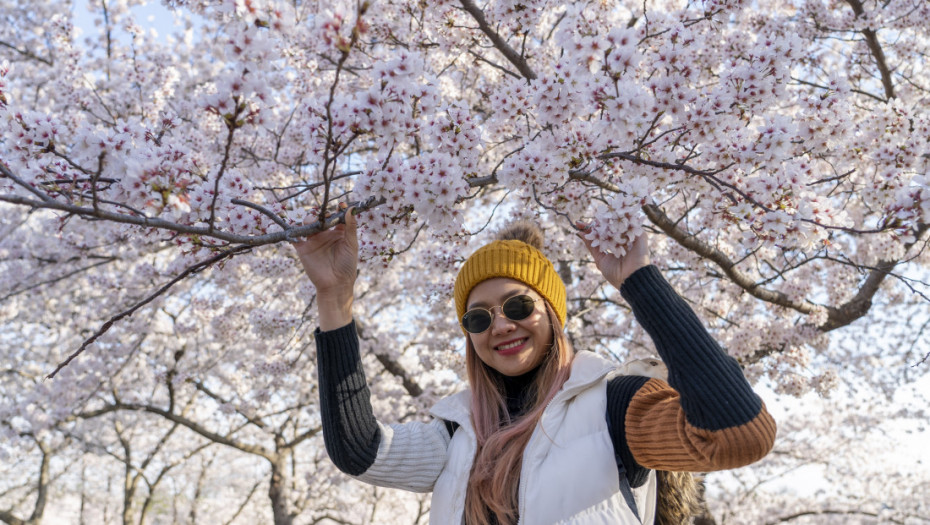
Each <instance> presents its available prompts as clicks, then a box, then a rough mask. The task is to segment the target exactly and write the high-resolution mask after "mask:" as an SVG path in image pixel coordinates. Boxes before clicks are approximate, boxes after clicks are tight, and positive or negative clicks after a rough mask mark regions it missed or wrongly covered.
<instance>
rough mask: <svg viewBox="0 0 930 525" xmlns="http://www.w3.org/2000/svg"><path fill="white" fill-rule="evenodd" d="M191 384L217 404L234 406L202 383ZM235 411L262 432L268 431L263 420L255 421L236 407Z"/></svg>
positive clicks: (193, 382)
mask: <svg viewBox="0 0 930 525" xmlns="http://www.w3.org/2000/svg"><path fill="white" fill-rule="evenodd" d="M190 383H191V384H192V385H194V388H196V389H197V390H199V391H201V392H203V393H204V395H206V396H207V397H209V398H210V399H212V400H214V401H216V402H217V403H220V404H225V405H229V406H233V404H232V403H231V402H230V401H229V400H228V399H223V396H221V395H219V394H217V393H215V392H213V391H212V390H210V389H209V388H207V387H206V385H204V384H203V383H202V382H200V381H191V382H190ZM233 410H235V411H236V413H237V414H239V415H240V416H242V417H243V418H244V419H245V420H246V421H248V422H249V423H251V424H253V425H255V426H256V427H258V428H260V429H262V430H266V429H267V426H266V425H265V423H264V422H263V421H261V420H259V419H255V418H254V417H252V416H249V415H248V414H246V413H245V412H243V411H241V410H239V409H238V408H235V407H234V408H233Z"/></svg>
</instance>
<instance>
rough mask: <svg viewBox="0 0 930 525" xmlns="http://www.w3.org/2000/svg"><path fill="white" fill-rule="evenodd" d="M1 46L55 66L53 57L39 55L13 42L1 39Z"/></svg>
mask: <svg viewBox="0 0 930 525" xmlns="http://www.w3.org/2000/svg"><path fill="white" fill-rule="evenodd" d="M0 46H3V47H5V48H8V49H11V50H13V51H15V52H17V53H19V54H20V55H23V56H24V57H26V58H31V59H33V60H38V61H39V62H42V63H43V64H45V65H48V66H53V65H54V64H53V63H52V60H51V59H48V58H43V57H40V56H39V55H37V54H35V53H33V52H32V51H29V50H26V49H19V48H18V47H16V46H14V45H12V44H10V43H8V42H4V41H3V40H0Z"/></svg>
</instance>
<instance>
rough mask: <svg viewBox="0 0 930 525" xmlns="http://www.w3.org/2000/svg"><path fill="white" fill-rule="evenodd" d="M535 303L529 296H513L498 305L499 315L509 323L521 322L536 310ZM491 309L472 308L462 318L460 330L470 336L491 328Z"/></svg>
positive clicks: (492, 318) (492, 316) (492, 315)
mask: <svg viewBox="0 0 930 525" xmlns="http://www.w3.org/2000/svg"><path fill="white" fill-rule="evenodd" d="M536 301H539V299H533V298H532V297H530V296H529V295H515V296H513V297H511V298H510V299H507V300H506V301H504V304H502V305H500V309H501V313H502V314H504V317H506V318H507V319H510V320H511V321H522V320H524V319H526V318H527V317H529V316H530V314H532V313H533V311H534V310H536ZM493 308H498V307H497V306H492V307H491V308H472V309H471V310H469V311H467V312H465V315H463V316H462V328H464V329H465V331H466V332H468V333H471V334H480V333H481V332H484V331H485V330H487V329H488V328H490V327H491V322H492V321H493V320H494V314H493V313H492V312H491V310H492V309H493Z"/></svg>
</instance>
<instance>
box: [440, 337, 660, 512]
mask: <svg viewBox="0 0 930 525" xmlns="http://www.w3.org/2000/svg"><path fill="white" fill-rule="evenodd" d="M639 366H642V365H639ZM630 371H631V370H628V369H621V370H618V369H617V368H616V365H614V364H613V363H611V362H610V361H607V360H606V359H604V358H602V357H600V356H598V355H596V354H594V353H593V352H579V353H578V355H576V356H575V359H574V363H573V364H572V373H571V377H570V378H569V379H568V381H566V383H565V385H564V386H563V387H562V389H561V390H560V391H559V392H558V393H557V394H556V396H555V397H554V398H553V400H552V402H551V403H550V404H549V406H547V407H546V409H545V411H544V412H543V416H542V418H541V420H540V422H539V424H538V425H537V427H536V430H535V431H534V432H533V435H532V437H531V438H530V441H529V443H528V444H527V446H526V450H525V451H524V453H523V468H522V471H521V473H520V489H519V505H520V509H519V510H520V523H522V524H527V525H548V524H558V525H568V524H572V525H600V524H603V525H608V524H609V525H639V524H640V523H643V524H652V523H653V520H654V515H655V499H656V493H655V491H656V485H655V474H654V473H650V476H649V480H648V481H647V483H646V484H645V485H643V486H642V487H640V488H637V489H636V490H635V491H634V495H635V498H636V506H637V509H638V510H639V513H640V516H641V517H642V518H643V519H642V521H640V519H639V518H637V516H636V515H635V514H634V513H633V511H632V510H631V509H630V507H629V505H628V504H627V502H626V501H625V499H624V497H623V494H622V493H621V492H620V483H619V471H618V470H617V465H616V459H615V456H614V448H613V444H612V443H611V441H610V434H609V431H608V428H607V420H606V414H607V380H608V378H609V377H611V376H613V375H615V374H617V373H629V372H630ZM636 372H639V373H642V371H640V370H636ZM644 375H645V374H644ZM470 396H471V394H470V392H468V391H465V392H460V393H459V394H456V395H453V396H450V397H447V398H445V399H443V400H442V401H440V402H439V403H437V404H436V406H434V407H433V410H432V414H433V415H434V416H436V417H438V418H441V419H445V420H448V421H455V422H456V423H458V424H459V428H458V430H456V432H455V434H454V436H453V437H452V441H451V442H450V443H449V446H448V449H447V453H446V459H445V464H444V466H443V468H442V471H441V472H440V473H439V477H438V479H437V480H436V483H435V486H434V487H433V498H432V505H431V510H430V523H431V524H433V525H450V524H452V525H454V524H461V523H462V521H463V516H464V510H465V490H466V485H467V481H468V476H469V472H470V471H471V466H472V462H473V460H474V457H475V447H476V440H475V434H474V430H473V429H472V426H471V419H470V404H469V400H470Z"/></svg>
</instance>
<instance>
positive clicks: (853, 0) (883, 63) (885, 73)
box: [846, 0, 896, 102]
mask: <svg viewBox="0 0 930 525" xmlns="http://www.w3.org/2000/svg"><path fill="white" fill-rule="evenodd" d="M846 3H847V4H849V6H850V7H852V10H853V12H854V13H856V18H859V17H862V16H863V15H864V14H865V10H864V9H863V8H862V2H861V1H860V0H846ZM862 34H863V35H864V36H865V43H866V45H867V46H868V48H869V52H870V53H871V54H872V58H873V59H875V65H876V66H877V67H878V72H879V74H880V75H881V79H882V87H883V88H885V99H886V100H885V102H887V101H889V100H891V99H893V98H895V96H896V95H895V92H894V85H893V84H892V82H891V69H890V68H889V67H888V61H887V59H885V52H884V51H883V50H882V46H881V44H880V43H879V42H878V34H876V33H875V30H874V29H871V28H868V27H867V28H865V29H863V30H862Z"/></svg>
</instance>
